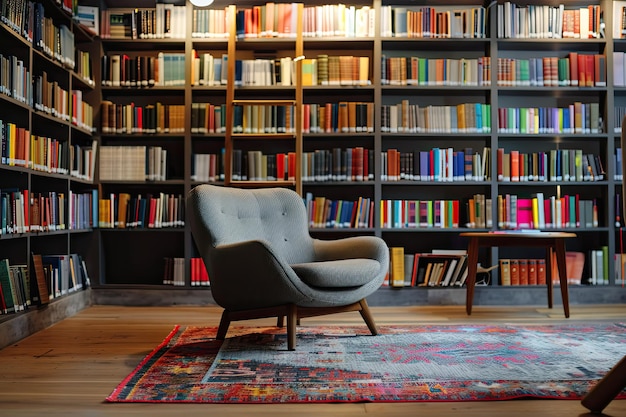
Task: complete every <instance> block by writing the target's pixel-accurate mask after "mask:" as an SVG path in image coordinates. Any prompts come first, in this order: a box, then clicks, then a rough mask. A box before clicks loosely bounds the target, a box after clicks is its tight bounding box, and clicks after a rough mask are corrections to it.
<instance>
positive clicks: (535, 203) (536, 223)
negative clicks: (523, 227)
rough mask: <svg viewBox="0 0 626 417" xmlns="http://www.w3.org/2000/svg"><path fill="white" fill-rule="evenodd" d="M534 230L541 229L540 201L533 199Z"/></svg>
mask: <svg viewBox="0 0 626 417" xmlns="http://www.w3.org/2000/svg"><path fill="white" fill-rule="evenodd" d="M533 228H534V229H539V200H538V199H537V197H535V198H533Z"/></svg>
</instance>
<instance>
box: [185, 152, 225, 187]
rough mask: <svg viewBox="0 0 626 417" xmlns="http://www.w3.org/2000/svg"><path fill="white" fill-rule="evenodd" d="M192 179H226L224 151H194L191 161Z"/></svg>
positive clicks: (214, 180)
mask: <svg viewBox="0 0 626 417" xmlns="http://www.w3.org/2000/svg"><path fill="white" fill-rule="evenodd" d="M191 180H192V181H199V182H218V181H223V180H224V152H222V153H219V154H217V153H194V154H193V157H192V161H191Z"/></svg>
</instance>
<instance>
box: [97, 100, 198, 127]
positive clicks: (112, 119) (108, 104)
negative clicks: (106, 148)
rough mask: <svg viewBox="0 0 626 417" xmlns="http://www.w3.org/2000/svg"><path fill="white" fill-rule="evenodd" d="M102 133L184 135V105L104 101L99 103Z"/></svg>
mask: <svg viewBox="0 0 626 417" xmlns="http://www.w3.org/2000/svg"><path fill="white" fill-rule="evenodd" d="M100 109H101V110H100V116H101V120H100V121H101V129H102V133H119V134H133V133H150V134H151V133H184V131H185V118H186V115H185V105H184V104H163V103H161V102H156V103H155V104H147V105H145V106H139V105H136V104H135V103H134V102H131V103H129V104H121V103H113V102H112V101H111V100H102V102H101V103H100Z"/></svg>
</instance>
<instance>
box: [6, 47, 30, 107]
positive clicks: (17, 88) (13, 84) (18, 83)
mask: <svg viewBox="0 0 626 417" xmlns="http://www.w3.org/2000/svg"><path fill="white" fill-rule="evenodd" d="M30 80H32V77H31V74H30V71H29V70H28V66H27V65H24V61H23V60H22V59H19V58H18V57H16V56H14V55H3V54H2V53H0V93H2V94H4V95H6V96H9V97H12V98H13V99H15V100H17V101H19V102H20V103H24V104H27V105H29V106H31V107H32V105H33V86H32V83H31V82H30Z"/></svg>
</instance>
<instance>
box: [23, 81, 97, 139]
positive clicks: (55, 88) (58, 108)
mask: <svg viewBox="0 0 626 417" xmlns="http://www.w3.org/2000/svg"><path fill="white" fill-rule="evenodd" d="M32 99H33V103H34V107H35V109H36V110H38V111H41V112H43V113H46V114H49V115H51V116H54V117H56V118H59V119H61V120H64V121H67V122H70V123H71V124H72V125H74V126H78V127H79V128H81V129H84V130H87V131H89V132H92V131H93V130H94V126H93V120H94V114H93V107H92V106H91V104H89V103H87V102H86V101H84V100H83V92H82V90H71V91H68V90H66V89H64V88H62V87H61V86H60V85H59V84H58V83H57V82H56V81H49V80H48V74H47V73H46V72H45V71H43V73H42V74H41V75H36V76H34V77H33V86H32Z"/></svg>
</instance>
